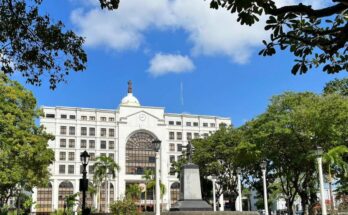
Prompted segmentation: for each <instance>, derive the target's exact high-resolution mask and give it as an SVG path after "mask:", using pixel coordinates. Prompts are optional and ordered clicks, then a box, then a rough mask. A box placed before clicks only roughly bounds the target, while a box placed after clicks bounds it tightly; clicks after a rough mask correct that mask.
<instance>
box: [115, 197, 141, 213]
mask: <svg viewBox="0 0 348 215" xmlns="http://www.w3.org/2000/svg"><path fill="white" fill-rule="evenodd" d="M110 211H111V213H112V214H115V215H136V214H138V211H137V206H136V204H135V203H134V202H133V201H132V200H131V199H130V198H124V199H122V200H117V201H115V202H113V203H111V205H110Z"/></svg>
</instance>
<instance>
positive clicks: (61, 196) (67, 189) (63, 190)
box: [58, 181, 74, 208]
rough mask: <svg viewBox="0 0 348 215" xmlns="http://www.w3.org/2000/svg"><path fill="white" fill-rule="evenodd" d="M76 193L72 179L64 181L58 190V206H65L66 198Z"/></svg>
mask: <svg viewBox="0 0 348 215" xmlns="http://www.w3.org/2000/svg"><path fill="white" fill-rule="evenodd" d="M72 194H74V185H73V184H72V183H71V182H70V181H63V182H62V183H60V185H59V190H58V208H64V201H65V198H66V197H67V196H69V195H72Z"/></svg>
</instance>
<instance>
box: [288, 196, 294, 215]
mask: <svg viewBox="0 0 348 215" xmlns="http://www.w3.org/2000/svg"><path fill="white" fill-rule="evenodd" d="M286 207H287V208H288V214H289V215H295V211H294V208H293V207H294V200H292V199H286Z"/></svg>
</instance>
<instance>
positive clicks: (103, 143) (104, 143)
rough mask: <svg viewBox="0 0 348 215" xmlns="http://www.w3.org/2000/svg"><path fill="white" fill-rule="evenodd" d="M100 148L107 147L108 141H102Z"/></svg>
mask: <svg viewBox="0 0 348 215" xmlns="http://www.w3.org/2000/svg"><path fill="white" fill-rule="evenodd" d="M100 149H106V141H104V140H102V141H100Z"/></svg>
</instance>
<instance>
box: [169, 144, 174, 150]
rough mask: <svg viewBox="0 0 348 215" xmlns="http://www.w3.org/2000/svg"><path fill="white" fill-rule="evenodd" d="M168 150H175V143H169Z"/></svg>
mask: <svg viewBox="0 0 348 215" xmlns="http://www.w3.org/2000/svg"><path fill="white" fill-rule="evenodd" d="M169 150H170V151H171V152H174V151H175V144H174V143H170V144H169Z"/></svg>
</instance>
